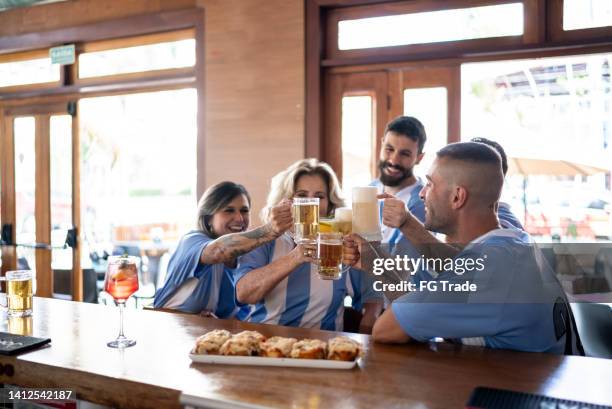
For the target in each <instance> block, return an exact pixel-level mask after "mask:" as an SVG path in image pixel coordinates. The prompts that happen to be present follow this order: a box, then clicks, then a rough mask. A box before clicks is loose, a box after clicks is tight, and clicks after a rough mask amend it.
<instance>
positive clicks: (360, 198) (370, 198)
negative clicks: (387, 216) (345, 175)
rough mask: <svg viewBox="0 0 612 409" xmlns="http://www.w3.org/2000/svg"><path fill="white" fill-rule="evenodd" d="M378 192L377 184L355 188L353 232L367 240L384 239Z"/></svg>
mask: <svg viewBox="0 0 612 409" xmlns="http://www.w3.org/2000/svg"><path fill="white" fill-rule="evenodd" d="M377 194H378V189H377V188H376V187H375V186H363V187H354V188H353V219H352V220H353V233H356V234H359V235H360V236H361V237H363V238H364V239H366V240H367V241H381V240H382V233H381V232H380V219H379V211H378V199H377V198H376V195H377Z"/></svg>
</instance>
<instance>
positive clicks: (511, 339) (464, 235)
mask: <svg viewBox="0 0 612 409" xmlns="http://www.w3.org/2000/svg"><path fill="white" fill-rule="evenodd" d="M436 155H437V157H436V159H435V161H434V162H433V165H432V166H431V169H430V170H429V172H428V174H427V184H426V185H425V187H424V188H423V190H422V191H421V193H420V195H421V197H422V198H423V200H424V202H425V224H424V225H423V224H421V222H420V221H419V220H417V219H416V218H414V217H412V216H411V215H410V213H409V212H407V211H406V209H405V206H403V203H402V202H401V201H400V200H398V199H396V198H393V197H388V198H386V199H385V206H384V209H383V220H384V221H385V224H387V225H389V226H393V227H397V228H399V229H400V230H401V231H402V233H403V235H404V237H406V239H407V240H409V241H410V242H412V244H414V245H415V246H416V247H419V246H422V245H423V243H430V244H431V243H433V242H434V241H435V238H434V237H433V236H432V235H431V233H429V232H428V230H430V231H433V232H439V233H443V234H445V235H446V237H447V241H448V243H449V244H451V245H459V246H458V247H460V248H462V250H461V251H460V252H459V254H457V255H456V256H455V257H449V258H447V259H445V263H444V265H445V267H444V268H443V269H442V270H440V271H438V272H437V274H428V275H429V278H428V279H427V280H421V281H419V282H417V285H416V286H415V288H413V289H411V291H410V292H408V293H407V294H405V295H402V296H401V297H399V298H397V299H395V300H394V301H393V303H392V304H391V308H388V309H387V310H386V311H385V312H384V314H383V315H381V316H380V317H379V318H378V320H377V321H376V323H375V325H374V329H373V332H372V335H373V337H374V340H375V341H377V342H387V343H403V342H407V341H409V340H411V339H414V340H417V341H422V342H425V341H428V340H430V339H433V338H438V337H441V338H445V339H448V340H452V341H454V342H458V343H462V344H466V345H480V346H487V347H490V348H502V349H515V350H521V351H532V352H551V353H565V354H576V353H577V354H584V351H583V350H582V348H581V345H580V340H579V338H578V336H577V331H576V329H575V324H574V323H573V319H572V318H573V317H572V314H571V309H570V308H569V304H568V303H567V299H566V297H565V293H564V292H563V289H562V288H561V285H560V284H559V282H558V280H557V278H556V277H555V275H554V272H553V271H552V270H551V268H550V266H548V263H546V262H545V260H544V257H543V256H542V254H541V252H540V251H539V250H538V248H537V247H536V246H535V244H534V242H533V240H532V239H531V237H530V236H529V235H528V234H527V233H526V232H524V231H522V230H519V229H504V228H501V227H500V224H499V220H498V218H497V211H496V210H497V202H498V201H499V197H500V195H501V190H502V186H503V174H502V167H501V158H500V156H499V154H498V153H497V152H496V151H495V150H494V149H493V148H491V147H489V146H487V145H485V144H482V143H475V142H464V143H454V144H450V145H447V146H446V147H444V148H442V149H441V150H440V151H438V152H437V154H436ZM466 244H467V245H466ZM425 247H426V246H425ZM449 261H450V262H449ZM447 263H448V266H447ZM425 270H426V268H425Z"/></svg>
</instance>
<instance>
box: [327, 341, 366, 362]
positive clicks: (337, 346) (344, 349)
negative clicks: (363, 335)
mask: <svg viewBox="0 0 612 409" xmlns="http://www.w3.org/2000/svg"><path fill="white" fill-rule="evenodd" d="M327 350H328V352H327V359H331V360H334V361H354V360H355V359H357V357H358V356H360V355H361V353H362V351H363V348H362V346H361V344H360V343H359V342H357V341H355V340H353V339H351V338H349V337H336V338H332V339H330V340H329V343H328V348H327Z"/></svg>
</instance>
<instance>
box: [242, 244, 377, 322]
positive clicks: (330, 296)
mask: <svg viewBox="0 0 612 409" xmlns="http://www.w3.org/2000/svg"><path fill="white" fill-rule="evenodd" d="M294 247H295V244H294V243H293V239H292V238H291V237H290V236H289V235H288V234H283V235H282V236H280V237H279V238H278V239H276V240H275V241H273V242H270V243H266V244H264V245H262V246H260V247H258V248H256V249H255V250H253V251H251V252H250V253H247V254H245V255H243V256H241V257H240V258H239V259H238V267H237V268H236V270H234V282H235V283H236V284H237V283H238V281H239V280H240V279H241V278H242V277H244V276H245V275H246V274H248V273H249V272H250V271H252V270H255V269H258V268H260V267H263V266H265V265H267V264H270V263H271V262H273V261H275V260H277V259H278V258H280V257H283V256H285V255H287V254H288V253H289V252H290V251H291V250H293V249H294ZM366 283H368V281H367V278H366V277H365V273H364V272H361V271H359V270H354V269H351V270H349V272H348V273H345V274H344V275H343V277H342V278H341V279H340V280H321V279H320V278H319V276H318V275H317V271H316V265H314V264H313V265H311V264H310V263H304V264H302V265H300V266H299V267H298V268H297V269H295V270H294V271H292V272H291V273H289V276H287V277H286V278H285V279H283V280H282V281H281V282H279V283H278V284H277V285H276V287H274V288H273V289H272V290H271V291H270V292H269V293H268V294H266V296H265V297H264V298H263V299H262V300H261V301H260V302H259V303H257V304H256V305H254V306H253V307H252V309H251V313H250V314H249V316H248V317H247V318H246V321H251V322H258V323H264V324H275V325H286V326H291V327H303V328H320V329H325V330H331V331H341V330H342V328H343V318H344V317H343V314H344V298H345V297H346V296H347V295H350V296H351V297H352V299H353V308H355V309H357V310H361V309H362V304H363V302H365V301H368V300H374V299H376V300H378V301H380V300H381V298H380V296H378V295H377V294H376V293H375V292H374V290H373V288H372V286H369V285H367V284H366Z"/></svg>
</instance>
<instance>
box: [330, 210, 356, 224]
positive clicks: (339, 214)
mask: <svg viewBox="0 0 612 409" xmlns="http://www.w3.org/2000/svg"><path fill="white" fill-rule="evenodd" d="M334 219H335V220H337V221H339V222H350V221H351V220H352V219H353V209H351V208H350V207H339V208H337V209H336V211H335V213H334Z"/></svg>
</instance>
